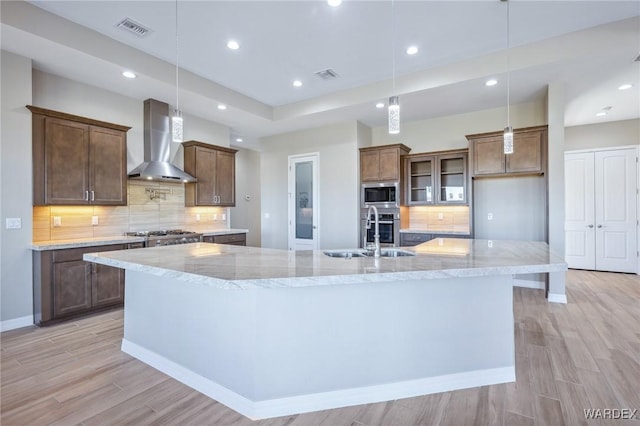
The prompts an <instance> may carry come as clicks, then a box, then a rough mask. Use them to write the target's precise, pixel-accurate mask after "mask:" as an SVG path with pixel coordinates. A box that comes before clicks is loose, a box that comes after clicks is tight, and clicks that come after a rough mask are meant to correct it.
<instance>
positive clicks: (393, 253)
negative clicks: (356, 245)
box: [324, 248, 416, 259]
mask: <svg viewBox="0 0 640 426" xmlns="http://www.w3.org/2000/svg"><path fill="white" fill-rule="evenodd" d="M324 254H325V255H326V256H329V257H342V258H345V259H351V258H353V257H373V251H370V250H364V249H346V250H326V251H324ZM415 255H416V254H415V253H414V252H412V251H407V250H402V249H397V248H383V249H380V257H401V256H415Z"/></svg>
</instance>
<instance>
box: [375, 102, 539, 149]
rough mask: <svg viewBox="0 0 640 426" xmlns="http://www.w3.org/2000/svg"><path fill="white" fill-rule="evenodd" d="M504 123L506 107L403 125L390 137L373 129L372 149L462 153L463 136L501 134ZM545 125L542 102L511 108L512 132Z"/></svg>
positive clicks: (381, 129) (386, 133)
mask: <svg viewBox="0 0 640 426" xmlns="http://www.w3.org/2000/svg"><path fill="white" fill-rule="evenodd" d="M506 121H507V111H506V107H502V108H494V109H487V110H483V111H475V112H470V113H466V114H458V115H450V116H447V117H437V118H432V119H428V120H419V121H413V122H407V123H404V122H403V123H401V125H400V134H399V135H390V134H389V132H388V131H387V127H386V126H383V127H376V128H374V129H373V145H388V144H394V143H403V144H405V145H407V146H408V147H409V148H411V154H414V153H420V152H432V151H442V150H447V149H464V148H467V147H468V146H469V143H468V141H467V139H466V138H465V135H470V134H475V133H484V132H493V131H496V130H501V129H503V128H504V127H505V126H506V125H507V124H506ZM545 123H546V116H545V106H544V102H542V101H539V102H531V103H525V104H517V105H512V106H511V126H512V127H513V128H520V127H530V126H539V125H542V124H545Z"/></svg>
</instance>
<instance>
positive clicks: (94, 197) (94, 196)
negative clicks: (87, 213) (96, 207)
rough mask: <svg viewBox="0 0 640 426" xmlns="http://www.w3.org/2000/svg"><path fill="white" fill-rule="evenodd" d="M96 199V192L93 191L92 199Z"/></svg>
mask: <svg viewBox="0 0 640 426" xmlns="http://www.w3.org/2000/svg"><path fill="white" fill-rule="evenodd" d="M95 200H96V192H95V191H91V201H95Z"/></svg>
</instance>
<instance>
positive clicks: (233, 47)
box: [227, 40, 240, 50]
mask: <svg viewBox="0 0 640 426" xmlns="http://www.w3.org/2000/svg"><path fill="white" fill-rule="evenodd" d="M227 47H228V48H229V49H231V50H238V49H239V48H240V44H238V42H237V41H235V40H229V42H228V43H227Z"/></svg>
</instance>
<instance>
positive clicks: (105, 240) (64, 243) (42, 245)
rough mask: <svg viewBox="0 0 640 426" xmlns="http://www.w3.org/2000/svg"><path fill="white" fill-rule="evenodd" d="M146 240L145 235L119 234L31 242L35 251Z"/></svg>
mask: <svg viewBox="0 0 640 426" xmlns="http://www.w3.org/2000/svg"><path fill="white" fill-rule="evenodd" d="M143 241H145V238H144V237H128V236H125V235H118V236H114V237H94V238H77V239H73V240H52V241H35V242H33V243H32V244H31V247H30V248H31V250H33V251H47V250H59V249H69V248H78V247H97V246H107V245H109V244H130V243H139V242H143Z"/></svg>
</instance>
